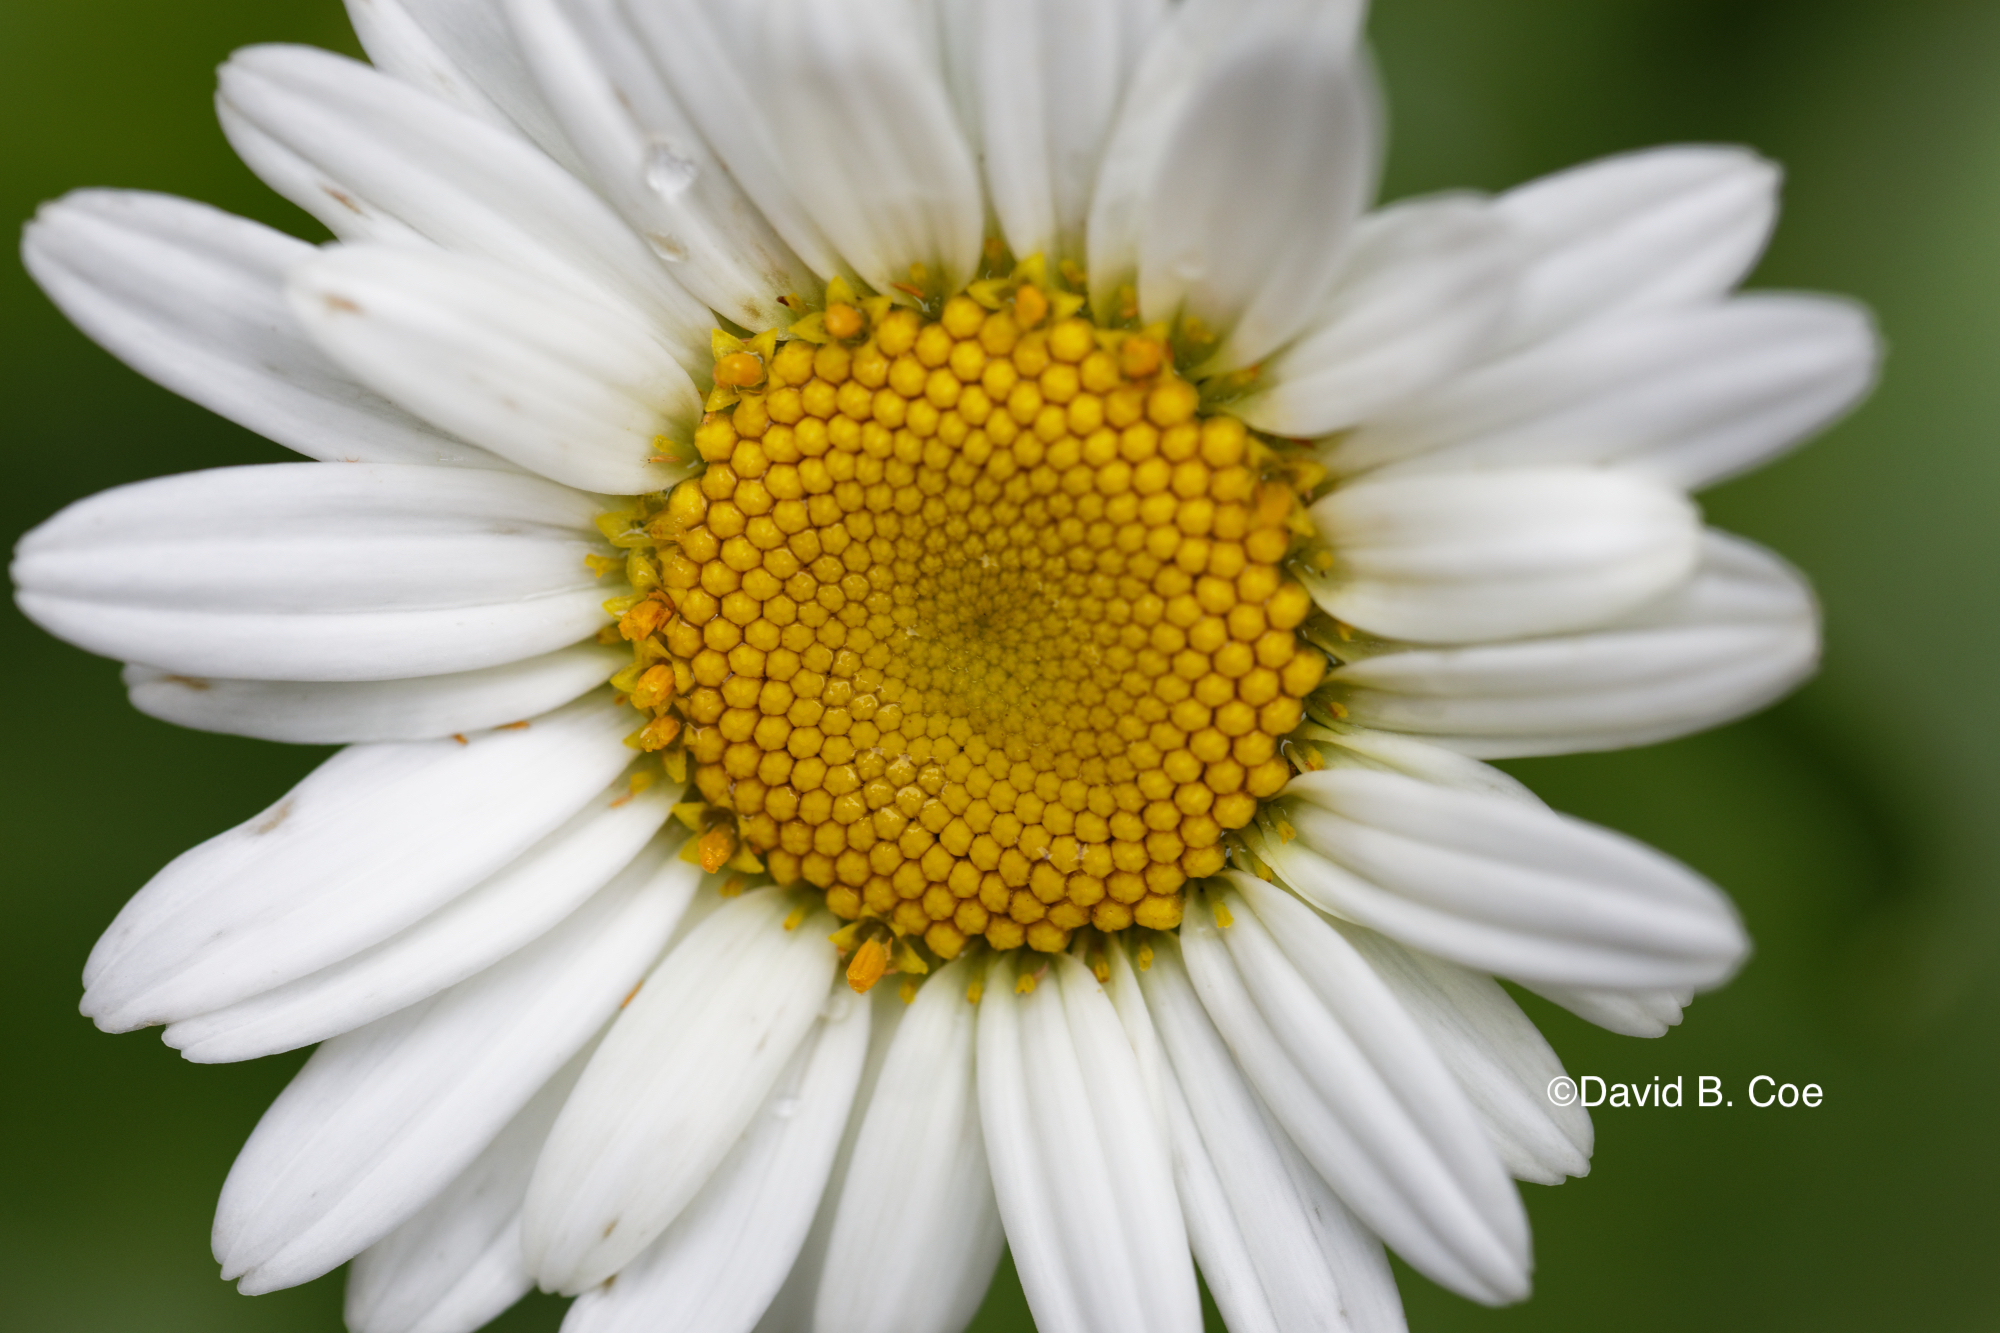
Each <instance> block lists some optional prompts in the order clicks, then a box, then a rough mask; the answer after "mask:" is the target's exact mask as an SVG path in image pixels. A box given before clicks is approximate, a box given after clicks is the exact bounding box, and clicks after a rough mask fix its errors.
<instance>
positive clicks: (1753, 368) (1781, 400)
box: [1326, 294, 1880, 490]
mask: <svg viewBox="0 0 2000 1333" xmlns="http://www.w3.org/2000/svg"><path fill="white" fill-rule="evenodd" d="M1879 355H1880V353H1879V346H1878V343H1877V339H1876V336H1875V330H1874V325H1873V322H1872V321H1871V319H1870V318H1869V315H1868V312H1867V311H1866V310H1865V309H1863V308H1862V307H1860V306H1858V305H1855V304H1853V303H1851V302H1847V301H1839V300H1834V299H1831V298H1828V297H1822V296H1785V295H1766V294H1753V295H1750V296H1743V297H1738V298H1736V299H1735V300H1732V301H1728V302H1717V303H1714V304H1708V305H1698V306H1692V307H1677V308H1671V309H1665V310H1659V311H1654V312H1648V313H1644V314H1639V315H1634V316H1631V317H1629V318H1624V319H1618V320H1614V321H1607V322H1605V323H1602V324H1591V325H1589V326H1586V327H1584V328H1581V329H1578V330H1577V331H1576V332H1574V333H1571V334H1569V335H1568V336H1566V337H1563V338H1558V339H1552V340H1550V341H1547V342H1542V343H1536V344H1534V345H1532V346H1530V347H1527V348H1524V349H1523V350H1521V351H1520V352H1518V353H1515V354H1514V355H1512V356H1508V357H1505V358H1502V359H1500V360H1496V361H1493V362H1490V363H1488V364H1486V365H1482V366H1480V367H1478V368H1477V369H1475V370H1472V371H1469V372H1467V373H1466V374H1464V375H1461V376H1459V377H1458V378H1457V379H1456V380H1454V381H1453V382H1452V383H1451V384H1449V385H1446V386H1441V387H1440V388H1439V389H1438V390H1436V391H1435V392H1433V393H1430V394H1426V395H1425V396H1424V397H1423V399H1422V400H1421V401H1420V402H1415V403H1412V404H1411V405H1410V406H1409V407H1407V408H1406V409H1402V410H1398V411H1392V412H1389V413H1388V414H1386V415H1385V416H1383V417H1382V418H1380V419H1378V420H1374V421H1370V422H1368V423H1367V424H1365V425H1363V426H1362V427H1361V428H1360V429H1358V430H1356V431H1355V432H1354V433H1353V434H1351V435H1349V436H1347V437H1346V438H1345V439H1343V440H1341V441H1340V442H1338V443H1337V444H1335V445H1334V446H1333V447H1332V448H1331V449H1330V450H1329V451H1328V452H1327V454H1326V458H1327V461H1328V462H1329V463H1330V464H1331V465H1332V466H1333V467H1334V468H1335V469H1336V470H1337V471H1341V472H1345V473H1352V472H1357V471H1362V470H1365V469H1371V468H1376V467H1381V468H1382V469H1383V471H1385V472H1394V473H1411V472H1424V473H1460V472H1478V473H1484V472H1487V471H1490V470H1492V469H1495V468H1509V467H1546V466H1551V465H1577V464H1599V465H1607V464H1608V465H1614V466H1617V467H1620V468H1622V469H1625V470H1628V471H1630V472H1633V473H1635V474H1638V475H1642V476H1646V477H1650V478H1654V479H1657V480H1658V481H1660V482H1662V483H1664V484H1666V485H1669V486H1675V487H1678V488H1680V489H1682V490H1696V489H1699V488H1701V487H1704V486H1708V485H1712V484H1714V483H1715V482H1718V481H1721V480H1724V479H1726V478H1728V477H1731V476H1734V475H1736V474H1737V473H1739V472H1743V471H1746V470H1748V469H1750V468H1753V467H1759V466H1761V465H1763V464H1765V463H1768V462H1770V461H1771V459H1772V458H1774V457H1776V456H1777V455H1778V454H1779V453H1780V452H1782V451H1783V450H1785V449H1786V448H1789V447H1790V446H1792V445H1795V444H1797V443H1799V442H1800V441H1802V440H1804V439H1805V438H1807V437H1808V436H1810V435H1812V434H1814V433H1815V432H1817V431H1819V430H1821V429H1823V428H1825V427H1826V426H1827V425H1828V424H1830V423H1831V422H1833V421H1834V420H1836V419H1837V418H1839V417H1840V416H1841V415H1843V414H1844V413H1846V412H1847V411H1848V410H1849V409H1850V408H1852V407H1853V406H1854V405H1855V404H1856V403H1857V402H1859V401H1860V400H1861V399H1862V398H1863V397H1864V396H1865V395H1866V394H1867V392H1868V391H1869V389H1870V388H1872V387H1873V385H1874V379H1875V367H1876V363H1877V361H1878V360H1879Z"/></svg>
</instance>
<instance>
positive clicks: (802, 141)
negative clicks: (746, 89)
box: [757, 0, 986, 294]
mask: <svg viewBox="0 0 2000 1333" xmlns="http://www.w3.org/2000/svg"><path fill="white" fill-rule="evenodd" d="M759 38H760V40H759V41H758V43H757V50H758V51H759V54H760V56H761V64H762V68H763V72H764V74H765V78H766V82H765V85H764V88H763V98H764V100H765V101H766V102H768V103H769V106H770V111H769V125H770V133H771V139H772V143H773V145H774V147H775V149H776V155H777V158H778V161H779V162H780V163H781V164H782V166H783V170H784V172H785V175H786V178H787V179H788V180H789V181H790V182H791V183H792V187H793V189H795V190H796V191H797V192H798V197H799V200H800V202H801V203H802V204H803V205H804V207H805V208H806V209H808V210H809V211H810V212H811V214H812V217H813V219H814V221H815V222H816V223H817V224H818V226H819V228H820V230H821V231H822V232H824V234H825V235H826V237H827V239H828V240H829V241H830V242H831V243H832V244H833V246H834V247H835V248H836V249H837V250H838V251H839V252H840V256H841V258H842V259H843V260H844V261H845V263H846V265H847V266H848V267H850V268H851V269H852V270H853V271H854V272H856V273H858V274H860V275H861V277H862V278H863V279H865V280H866V281H867V282H868V283H869V285H870V286H872V287H874V288H875V289H876V290H877V291H883V292H886V291H889V290H891V289H892V288H894V287H896V286H897V285H899V284H900V285H902V286H904V287H912V286H914V287H918V288H924V289H929V290H935V291H937V292H940V293H946V294H948V293H952V292H956V291H958V290H959V289H960V288H961V287H963V286H964V285H965V284H966V282H968V281H969V280H970V279H971V278H972V276H973V273H974V271H975V269H976V268H977V266H978V263H979V253H980V242H981V239H982V235H981V234H982V231H983V228H984V226H985V221H986V213H985V207H984V201H983V199H982V198H981V195H980V190H979V176H978V168H977V164H976V163H975V162H974V161H973V157H972V149H971V146H970V145H969V144H968V143H967V142H966V139H965V136H964V134H963V133H962V132H961V130H960V128H959V125H958V121H957V118H956V117H955V116H954V115H953V113H952V107H951V101H950V97H949V95H948V94H947V92H946V91H945V86H944V79H943V71H942V68H941V65H940V63H939V61H940V57H939V53H938V50H937V46H936V32H935V30H934V27H933V25H932V24H931V22H930V21H929V20H928V18H927V16H926V14H925V11H924V10H923V9H922V8H921V7H919V6H915V5H911V4H908V3H906V0H831V2H830V3H825V4H815V5H806V6H796V5H785V4H775V5H766V6H764V9H763V14H762V25H761V30H760V33H759ZM913 264H914V265H921V266H922V270H921V272H916V271H913V270H912V268H911V265H913ZM829 276H830V275H829Z"/></svg>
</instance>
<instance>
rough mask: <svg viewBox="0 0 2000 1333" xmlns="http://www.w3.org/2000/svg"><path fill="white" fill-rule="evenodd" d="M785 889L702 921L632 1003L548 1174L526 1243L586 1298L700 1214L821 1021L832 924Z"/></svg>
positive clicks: (577, 1103)
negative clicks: (795, 908) (700, 1204)
mask: <svg viewBox="0 0 2000 1333" xmlns="http://www.w3.org/2000/svg"><path fill="white" fill-rule="evenodd" d="M791 905H792V904H791V899H790V897H789V896H788V895H786V894H785V893H783V892H782V891H781V890H778V889H765V890H761V891H759V892H756V893H750V894H745V895H744V896H743V897H741V898H739V899H737V900H736V901H735V902H733V903H730V904H729V905H727V906H725V907H723V908H722V909H721V910H719V911H717V912H716V913H715V914H714V915H713V916H710V917H709V918H708V919H707V920H705V921H703V922H702V923H701V924H700V925H699V926H697V927H696V928H695V929H694V931H693V932H691V933H690V934H689V935H688V936H687V937H686V938H685V939H683V940H682V941H681V942H680V944H679V945H678V946H677V947H676V948H675V950H674V952H673V953H672V954H670V955H668V957H667V958H666V960H665V961H664V962H662V963H661V964H660V966H659V967H658V968H657V969H655V970H654V972H653V974H652V975H651V976H649V977H648V978H647V980H646V984H645V986H644V987H643V988H641V989H640V991H639V993H638V995H637V996H636V997H635V998H634V999H633V1000H632V1002H631V1003H630V1004H629V1005H627V1006H626V1009H625V1012H624V1013H623V1014H622V1015H621V1016H620V1018H619V1021H618V1023H617V1025H616V1026H615V1027H613V1028H612V1030H611V1033H610V1035H609V1036H608V1037H606V1038H605V1041H604V1044H603V1045H602V1046H601V1047H599V1048H598V1052H597V1055H596V1057H595V1058H594V1059H593V1060H592V1061H591V1064H590V1068H589V1069H587V1070H585V1071H584V1075H583V1080H582V1082H581V1083H579V1084H578V1085H577V1090H576V1093H575V1095H574V1096H573V1097H571V1099H570V1102H569V1105H568V1106H566V1107H565V1108H564V1109H563V1114H562V1118H561V1119H560V1120H558V1121H557V1122H556V1126H555V1129H554V1131H553V1132H552V1133H551V1134H550V1136H549V1145H548V1147H547V1148H546V1149H545V1150H544V1151H543V1154H542V1160H541V1162H540V1164H539V1165H538V1166H537V1167H536V1168H535V1179H534V1182H533V1184H532V1185H530V1186H529V1190H528V1204H527V1212H526V1224H525V1226H524V1228H523V1233H522V1236H523V1246H524V1249H525V1250H526V1253H527V1256H528V1266H529V1268H530V1269H531V1270H532V1271H533V1272H534V1273H535V1275H536V1278H537V1280H539V1281H540V1282H541V1283H542V1285H544V1286H545V1287H548V1288H551V1289H552V1290H557V1291H565V1292H572V1293H574V1292H579V1291H583V1290H585V1289H587V1288H589V1287H593V1286H596V1285H597V1284H598V1283H600V1282H602V1281H604V1280H605V1279H606V1278H608V1277H610V1276H612V1275H613V1274H614V1273H616V1272H618V1270H619V1269H621V1268H623V1267H624V1266H625V1265H626V1264H628V1263H630V1262H631V1261H632V1260H633V1259H635V1258H637V1257H638V1256H639V1255H640V1254H641V1253H643V1252H644V1251H645V1250H646V1248H647V1247H648V1246H650V1245H651V1244H652V1243H653V1242H654V1241H655V1240H657V1239H658V1238H659V1237H660V1236H661V1235H662V1234H663V1233H665V1232H666V1230H667V1228H668V1227H669V1226H670V1225H671V1224H672V1223H673V1221H674V1219H675V1218H676V1217H678V1216H680V1214H681V1212H682V1210H684V1209H685V1208H687V1207H688V1205H689V1204H690V1203H692V1202H693V1200H694V1198H695V1196H696V1195H698V1194H699V1193H700V1192H701V1189H702V1186H703V1185H704V1184H706V1183H707V1181H708V1180H709V1178H710V1176H712V1175H713V1174H714V1172H715V1170H716V1168H717V1167H718V1166H719V1165H721V1163H722V1160H723V1158H724V1157H726V1156H727V1155H728V1153H729V1150H730V1148H731V1146H732V1145H733V1144H734V1143H735V1142H736V1140H737V1138H738V1137H739V1136H741V1134H742V1133H743V1130H744V1128H745V1127H746V1126H747V1125H749V1123H750V1121H751V1119H752V1117H754V1116H755V1114H756V1112H757V1108H758V1107H759V1106H761V1105H763V1103H764V1100H765V1099H766V1098H767V1097H768V1096H769V1095H770V1093H771V1089H772V1088H773V1087H774V1086H776V1084H777V1082H778V1079H779V1077H780V1076H781V1075H782V1074H783V1073H784V1071H785V1069H786V1067H787V1066H788V1065H789V1064H790V1063H791V1059H792V1054H793V1052H794V1051H796V1050H797V1049H798V1047H799V1043H800V1042H801V1041H803V1040H804V1039H805V1037H806V1035H807V1033H809V1032H810V1031H811V1029H812V1026H813V1024H814V1023H815V1022H816V1021H818V1018H819V1013H820V1009H821V1007H822V1005H823V1004H824V1003H825V1001H826V997H827V993H828V988H829V985H830V983H831V982H832V980H833V972H834V961H835V958H834V949H833V946H832V945H831V944H829V943H827V936H828V934H830V933H831V931H832V929H833V926H832V918H830V917H827V916H825V914H824V913H815V914H813V915H811V916H806V915H804V914H803V913H801V914H800V916H799V917H798V918H797V919H794V920H791V921H790V922H789V928H788V924H787V915H788V913H789V912H790V911H791Z"/></svg>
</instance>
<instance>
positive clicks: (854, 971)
mask: <svg viewBox="0 0 2000 1333" xmlns="http://www.w3.org/2000/svg"><path fill="white" fill-rule="evenodd" d="M888 970H889V951H888V950H887V949H885V948H883V947H882V941H880V940H877V939H868V940H863V941H862V943H861V947H860V948H858V949H856V950H855V951H854V957H853V958H851V959H849V960H848V963H847V984H848V985H849V986H852V987H853V988H854V993H855V994H857V995H866V994H867V993H868V992H869V991H870V990H872V989H874V986H875V983H876V982H878V981H880V980H881V979H882V975H883V973H885V972H887V971H888Z"/></svg>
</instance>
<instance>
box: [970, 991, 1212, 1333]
mask: <svg viewBox="0 0 2000 1333" xmlns="http://www.w3.org/2000/svg"><path fill="white" fill-rule="evenodd" d="M1041 967H1042V964H1041V962H1040V960H1029V961H1028V964H1027V966H1026V967H1024V966H1023V962H1022V960H1021V959H1019V958H1017V957H1015V956H1013V955H1003V956H1002V957H1000V958H999V959H996V960H995V962H994V963H993V965H992V967H991V969H990V970H989V972H988V973H987V978H986V988H985V996H984V998H983V999H981V1001H980V1008H979V1106H980V1122H981V1125H982V1128H983V1130H984V1134H985V1139H986V1155H987V1159H988V1160H989V1161H990V1162H991V1163H992V1166H993V1188H994V1192H995V1195H996V1196H997V1198H998V1201H999V1205H1000V1216H1001V1218H1002V1220H1003V1221H1004V1222H1005V1223H1006V1227H1007V1236H1008V1240H1009V1242H1010V1243H1011V1244H1012V1246H1013V1251H1014V1265H1015V1267H1016V1268H1017V1269H1018V1270H1019V1271H1020V1274H1021V1285H1022V1287H1023V1288H1024V1289H1025V1290H1026V1291H1027V1294H1028V1305H1029V1308H1030V1309H1032V1310H1033V1311H1034V1314H1035V1323H1036V1326H1037V1327H1038V1328H1041V1329H1043V1330H1044V1333H1140V1331H1141V1330H1145V1331H1146V1333H1193V1330H1196V1329H1199V1328H1200V1327H1201V1307H1200V1303H1199V1302H1198V1300H1197V1299H1196V1292H1195V1284H1194V1269H1193V1266H1192V1265H1191V1264H1190V1263H1189V1261H1188V1249H1187V1233H1186V1230H1185V1228H1184V1226H1183V1224H1182V1221H1181V1214H1180V1209H1179V1208H1178V1207H1176V1206H1175V1201H1174V1196H1173V1178H1172V1163H1171V1158H1170V1156H1169V1149H1168V1146H1167V1143H1166V1127H1165V1126H1164V1124H1162V1123H1161V1122H1160V1121H1159V1119H1158V1117H1157V1114H1156V1112H1155V1109H1154V1105H1153V1102H1152V1099H1151V1098H1150V1097H1149V1095H1148V1092H1147V1089H1146V1087H1145V1084H1144V1081H1143V1080H1142V1078H1141V1076H1140V1072H1139V1067H1138V1064H1137V1062H1136V1060H1135V1059H1134V1057H1133V1053H1132V1047H1131V1045H1130V1044H1129V1042H1128V1041H1127V1040H1126V1037H1125V1034H1124V1032H1123V1031H1122V1029H1121V1028H1120V1027H1119V1021H1118V1016H1117V1013H1116V1012H1115V1011H1114V1010H1113V1008H1112V1005H1111V1001H1110V1000H1109V998H1108V997H1106V995H1105V994H1104V989H1103V987H1101V986H1100V985H1098V983H1097V979H1096V978H1095V977H1093V976H1092V975H1091V974H1090V971H1089V969H1088V968H1086V967H1085V966H1084V965H1083V964H1082V963H1081V962H1080V961H1078V960H1077V959H1075V958H1073V957H1070V956H1069V955H1067V954H1063V955H1057V956H1056V957H1054V958H1051V959H1049V960H1048V962H1047V964H1046V971H1045V972H1043V973H1042V977H1041V980H1040V982H1039V984H1033V985H1031V986H1030V987H1028V988H1027V989H1026V990H1025V992H1024V991H1023V989H1022V983H1023V982H1024V981H1030V980H1032V971H1031V970H1030V969H1034V970H1040V968H1041Z"/></svg>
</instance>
